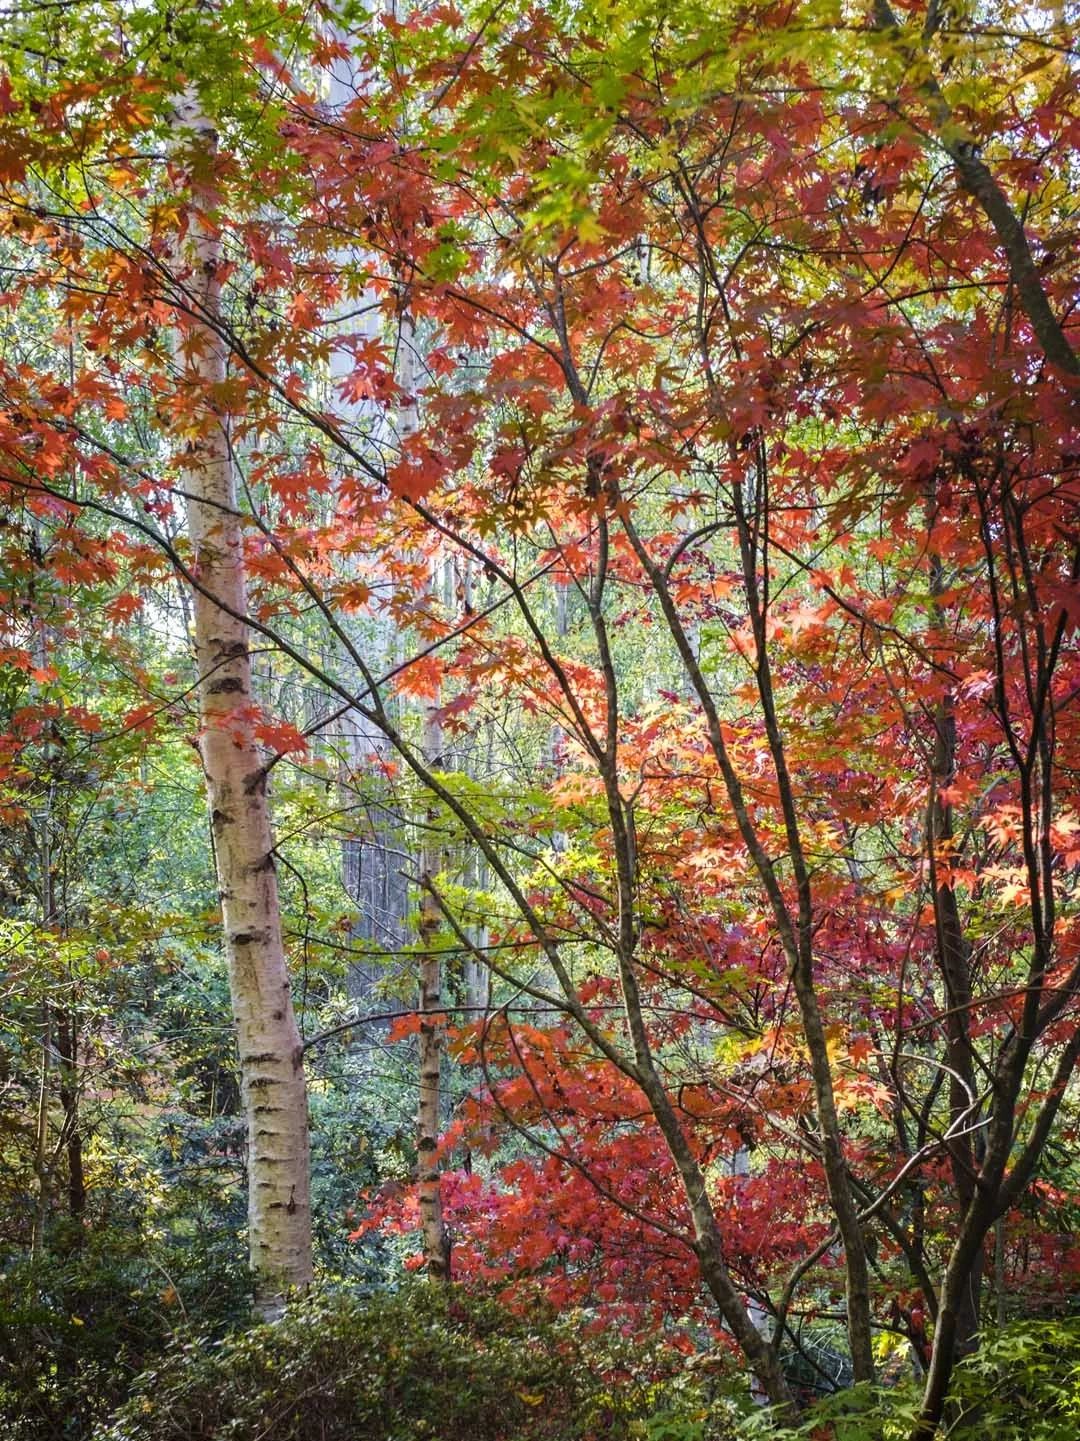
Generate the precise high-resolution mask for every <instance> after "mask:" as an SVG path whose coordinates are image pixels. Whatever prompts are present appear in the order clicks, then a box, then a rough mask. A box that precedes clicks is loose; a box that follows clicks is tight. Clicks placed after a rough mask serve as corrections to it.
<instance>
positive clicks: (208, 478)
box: [175, 94, 312, 1319]
mask: <svg viewBox="0 0 1080 1441" xmlns="http://www.w3.org/2000/svg"><path fill="white" fill-rule="evenodd" d="M175 113H176V125H177V129H178V132H180V134H181V135H182V136H183V145H184V148H185V149H187V148H188V147H192V149H193V151H194V153H195V156H196V157H197V159H198V162H199V164H200V168H201V169H202V170H203V173H206V172H207V171H212V169H213V164H214V160H215V157H216V152H217V136H216V133H215V131H214V129H213V127H212V126H211V125H210V123H209V122H208V121H207V120H206V118H205V117H204V116H203V115H202V113H201V111H200V109H199V106H198V103H197V101H196V100H195V99H194V98H193V97H192V96H191V95H190V94H188V95H185V96H184V97H183V99H181V100H180V101H179V102H178V103H177V105H176V107H175ZM200 198H201V201H202V204H203V205H204V206H206V207H207V208H210V207H211V206H212V203H213V196H212V195H210V196H206V195H204V196H202V197H200ZM186 259H187V261H188V263H189V264H190V267H191V279H190V281H189V286H190V290H191V291H192V292H193V297H194V302H195V306H196V308H197V310H198V312H199V313H201V315H202V316H203V317H205V319H206V321H207V322H208V324H206V325H205V326H202V327H200V328H199V329H198V330H197V331H196V333H195V334H194V336H192V337H191V343H190V345H189V346H188V347H187V349H188V353H189V355H190V359H189V361H188V374H189V377H190V379H191V381H192V382H193V385H192V391H193V404H197V405H201V406H212V404H213V399H212V397H213V391H214V387H215V386H219V385H220V384H221V383H222V382H223V381H224V380H225V379H226V375H227V351H226V347H225V345H224V344H222V343H219V341H218V339H217V337H216V335H215V334H214V329H213V327H214V323H215V321H216V320H217V317H218V314H219V302H220V296H219V283H218V280H217V274H218V269H219V265H220V262H221V256H220V242H219V240H218V238H217V236H216V234H215V233H214V231H213V230H212V229H211V228H210V227H209V226H207V225H204V224H203V223H201V220H200V219H199V218H198V217H196V218H195V219H193V221H192V224H191V229H190V231H189V236H188V253H187V256H186ZM192 437H193V438H192V439H191V440H190V442H189V444H188V447H187V450H186V453H185V456H184V465H183V470H182V473H181V476H180V489H181V490H182V492H183V493H184V494H185V496H186V505H187V520H188V529H189V533H190V537H191V542H192V547H193V551H194V570H195V574H196V576H197V578H198V581H199V587H200V588H199V590H198V591H197V593H196V594H195V596H194V601H193V618H194V632H195V648H196V659H197V663H198V670H199V676H200V687H199V705H200V720H201V735H200V740H199V752H200V755H201V758H202V764H203V770H204V773H205V776H206V789H207V797H208V801H209V808H210V815H211V820H212V826H213V836H214V854H215V861H216V866H217V878H218V886H219V889H220V894H221V911H222V925H223V930H224V944H225V954H226V958H227V961H228V968H229V986H230V992H231V997H232V1009H233V1020H234V1023H235V1026H236V1037H237V1044H238V1048H239V1056H240V1077H241V1092H242V1096H243V1105H244V1115H245V1120H246V1124H247V1141H248V1248H249V1258H250V1265H251V1270H252V1273H253V1275H254V1280H255V1309H256V1311H257V1313H258V1314H259V1315H260V1316H262V1317H264V1318H266V1319H273V1318H275V1317H276V1316H278V1315H280V1314H281V1312H282V1310H283V1308H284V1305H285V1301H286V1297H287V1296H288V1293H289V1292H290V1291H291V1290H295V1289H300V1290H302V1289H304V1288H305V1287H307V1286H308V1285H309V1284H310V1282H311V1279H312V1261H311V1205H310V1196H309V1175H308V1171H309V1167H308V1109H307V1088H306V1083H305V1078H304V1071H303V1051H302V1046H301V1040H300V1033H299V1029H298V1027H297V1023H296V1017H295V1014H294V1012H293V1005H292V997H291V991H290V983H289V973H288V967H287V964H286V959H285V948H284V941H283V937H282V928H281V916H280V911H279V903H278V886H277V875H276V871H275V867H274V859H273V855H274V839H273V833H272V828H271V821H270V810H269V804H268V800H267V794H266V789H267V788H266V784H265V769H264V761H263V758H262V756H261V755H260V753H259V750H258V748H257V746H256V743H255V737H254V733H253V730H252V722H251V719H250V717H251V715H252V714H253V707H254V704H255V698H254V694H253V689H252V669H251V658H250V652H249V646H248V630H247V627H246V626H245V625H244V624H243V622H242V621H241V620H239V619H236V617H238V616H243V615H246V614H247V594H246V582H245V574H244V559H243V532H242V526H241V522H240V519H239V516H238V514H237V508H236V478H235V471H234V467H233V463H232V458H231V453H230V449H229V440H228V433H227V424H226V421H225V419H224V418H223V417H222V416H221V415H219V414H217V413H216V412H211V413H208V414H204V415H203V416H202V417H201V418H199V420H198V421H197V423H195V424H193V426H192ZM216 602H220V604H218V603H216Z"/></svg>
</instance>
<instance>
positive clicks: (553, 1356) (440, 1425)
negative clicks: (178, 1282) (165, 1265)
mask: <svg viewBox="0 0 1080 1441" xmlns="http://www.w3.org/2000/svg"><path fill="white" fill-rule="evenodd" d="M741 1409H742V1408H741V1407H740V1406H739V1405H738V1404H737V1403H736V1402H734V1401H732V1399H731V1398H730V1397H729V1396H726V1395H724V1394H721V1393H718V1392H717V1391H716V1390H715V1388H714V1386H713V1384H712V1383H711V1382H710V1381H709V1380H708V1379H707V1378H705V1377H704V1376H702V1375H701V1374H700V1373H699V1372H698V1371H697V1370H696V1369H695V1368H693V1367H690V1368H689V1369H688V1368H687V1366H686V1358H685V1357H683V1356H680V1355H678V1354H677V1353H675V1352H673V1351H670V1352H668V1351H665V1350H664V1349H663V1348H662V1347H657V1348H655V1349H643V1348H642V1347H641V1346H640V1345H635V1346H630V1345H629V1344H627V1343H624V1342H622V1341H621V1340H618V1341H613V1340H611V1339H610V1338H597V1337H593V1336H590V1335H589V1334H588V1332H587V1330H586V1329H585V1328H584V1327H583V1325H582V1320H581V1317H580V1316H574V1315H567V1316H564V1317H562V1318H555V1317H553V1316H551V1315H550V1314H547V1315H545V1314H542V1313H533V1314H531V1315H529V1316H513V1315H510V1314H508V1312H507V1311H506V1309H505V1308H504V1307H502V1306H499V1305H498V1304H496V1303H495V1302H493V1301H489V1300H483V1299H477V1298H475V1297H470V1296H467V1295H465V1294H464V1293H461V1292H458V1291H451V1292H449V1293H442V1292H439V1291H437V1290H435V1289H433V1288H431V1287H429V1286H425V1285H411V1286H408V1287H406V1288H405V1289H404V1290H402V1291H400V1292H396V1293H393V1294H389V1295H388V1294H385V1293H384V1294H383V1295H381V1296H379V1297H377V1298H368V1299H360V1298H357V1297H356V1296H354V1295H348V1294H344V1293H337V1294H330V1295H323V1296H314V1297H312V1298H311V1299H309V1300H307V1301H305V1302H303V1303H302V1304H299V1305H296V1306H294V1307H293V1308H292V1309H291V1310H290V1312H289V1314H288V1315H287V1316H286V1318H285V1319H284V1320H282V1321H280V1322H278V1323H277V1324H275V1325H269V1326H254V1327H251V1328H250V1329H248V1330H245V1331H242V1332H239V1333H234V1334H233V1335H231V1336H229V1337H228V1338H226V1339H225V1340H224V1341H220V1342H213V1341H210V1340H204V1339H201V1338H198V1337H194V1338H189V1339H188V1340H186V1341H185V1342H183V1343H181V1344H178V1345H177V1346H176V1347H175V1348H174V1349H173V1350H172V1351H171V1352H170V1353H168V1354H167V1355H166V1356H165V1357H164V1359H163V1360H162V1362H161V1363H160V1364H159V1365H157V1366H155V1367H153V1368H152V1369H150V1370H149V1371H147V1372H146V1373H144V1374H143V1375H142V1376H141V1377H140V1378H139V1380H138V1381H137V1383H136V1385H135V1387H134V1390H133V1393H132V1395H131V1397H130V1399H129V1400H128V1401H127V1402H126V1404H125V1405H124V1406H123V1407H122V1408H121V1409H120V1411H119V1412H118V1413H117V1414H116V1415H115V1417H114V1418H113V1420H112V1421H111V1422H110V1423H109V1424H108V1425H107V1426H105V1427H103V1428H100V1429H99V1430H98V1432H97V1433H96V1438H95V1441H425V1438H431V1441H436V1438H437V1441H525V1438H528V1441H599V1438H612V1441H617V1438H623V1437H625V1438H631V1437H640V1438H643V1441H729V1438H734V1437H735V1436H736V1435H737V1431H736V1429H735V1428H736V1424H737V1420H738V1413H739V1411H740V1410H741Z"/></svg>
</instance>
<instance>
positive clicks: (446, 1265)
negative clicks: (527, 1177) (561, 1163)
mask: <svg viewBox="0 0 1080 1441" xmlns="http://www.w3.org/2000/svg"><path fill="white" fill-rule="evenodd" d="M437 704H438V703H437V702H433V703H432V705H430V706H429V707H428V711H427V714H426V716H425V718H424V760H425V761H426V763H427V764H428V765H429V766H431V767H432V768H433V769H435V770H438V769H439V768H440V765H441V757H440V750H441V748H442V732H441V727H440V725H439V719H438V713H437ZM426 819H427V829H426V830H425V832H424V839H423V844H422V845H421V848H420V874H421V879H422V881H423V885H424V889H423V890H422V892H421V895H420V926H419V940H420V969H419V983H420V1033H419V1057H418V1061H419V1068H420V1088H419V1100H418V1103H417V1110H416V1131H417V1136H416V1179H417V1189H418V1192H419V1201H420V1227H421V1234H422V1237H423V1246H424V1263H425V1265H426V1267H427V1271H428V1275H429V1276H431V1278H432V1279H433V1280H436V1281H448V1280H449V1279H450V1238H449V1236H448V1235H447V1231H446V1225H445V1223H444V1221H443V1210H442V1178H441V1169H440V1166H439V1160H438V1145H439V1131H440V1129H441V1127H440V1114H439V1113H440V1109H441V1103H442V1055H443V1043H444V1036H445V1027H444V1019H445V1017H444V1012H443V1009H442V1005H443V1001H442V963H441V960H440V957H439V953H438V951H437V950H436V948H435V941H436V937H437V935H438V931H439V921H440V912H439V906H438V903H437V901H436V900H435V897H434V896H433V895H432V894H431V891H430V889H429V887H430V886H431V885H433V884H434V881H435V877H436V876H437V875H438V873H439V871H440V870H441V869H442V847H441V846H440V844H439V833H438V830H437V826H438V824H439V818H438V813H437V812H436V811H435V810H434V809H433V808H429V810H428V813H427V818H426Z"/></svg>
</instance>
